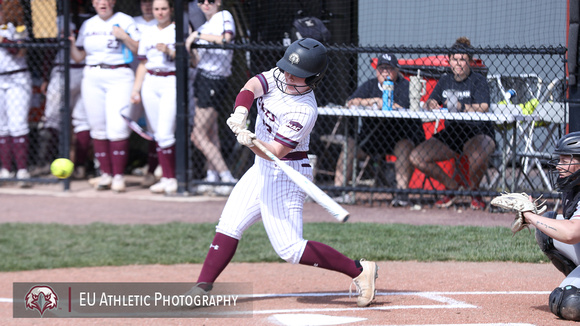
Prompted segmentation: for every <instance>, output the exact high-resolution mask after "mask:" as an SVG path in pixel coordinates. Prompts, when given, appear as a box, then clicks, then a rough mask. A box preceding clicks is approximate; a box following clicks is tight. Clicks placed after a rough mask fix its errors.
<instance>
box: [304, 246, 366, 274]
mask: <svg viewBox="0 0 580 326" xmlns="http://www.w3.org/2000/svg"><path fill="white" fill-rule="evenodd" d="M300 264H302V265H310V266H316V267H320V268H324V269H329V270H331V271H336V272H340V273H343V274H346V275H348V276H350V277H351V278H355V277H357V276H359V274H360V273H361V272H362V269H360V268H359V267H357V265H356V262H355V261H354V260H352V259H350V258H348V257H346V256H345V255H343V254H341V253H340V252H338V251H337V250H336V249H334V248H332V247H330V246H328V245H325V244H324V243H320V242H316V241H308V242H307V243H306V248H305V249H304V253H303V254H302V258H301V259H300Z"/></svg>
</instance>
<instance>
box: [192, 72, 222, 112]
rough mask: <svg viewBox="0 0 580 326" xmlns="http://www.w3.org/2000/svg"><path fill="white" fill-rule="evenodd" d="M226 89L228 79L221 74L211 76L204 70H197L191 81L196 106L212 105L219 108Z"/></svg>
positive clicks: (205, 106) (207, 106)
mask: <svg viewBox="0 0 580 326" xmlns="http://www.w3.org/2000/svg"><path fill="white" fill-rule="evenodd" d="M227 89H228V79H227V78H226V77H223V76H213V75H210V74H209V73H208V72H206V71H203V70H201V71H198V72H197V75H196V76H195V82H194V83H193V91H194V93H195V97H196V101H195V105H196V106H197V107H198V108H209V107H212V108H214V109H216V110H219V109H220V107H222V106H223V105H224V103H223V99H224V95H225V94H226V91H227Z"/></svg>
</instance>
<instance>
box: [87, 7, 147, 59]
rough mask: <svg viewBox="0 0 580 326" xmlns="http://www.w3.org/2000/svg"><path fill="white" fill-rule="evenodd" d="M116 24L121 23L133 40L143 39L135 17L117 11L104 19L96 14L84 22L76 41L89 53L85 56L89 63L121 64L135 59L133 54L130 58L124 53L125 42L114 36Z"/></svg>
mask: <svg viewBox="0 0 580 326" xmlns="http://www.w3.org/2000/svg"><path fill="white" fill-rule="evenodd" d="M115 25H119V27H120V28H122V29H123V30H124V31H125V32H126V33H127V34H129V36H130V37H131V38H132V39H133V40H135V41H139V40H140V39H141V33H140V32H139V30H138V29H137V25H136V24H135V20H133V17H131V16H129V15H126V14H124V13H121V12H117V13H114V14H113V16H111V18H109V19H108V20H106V21H104V20H102V19H101V17H99V16H98V15H95V16H93V17H92V18H90V19H89V20H87V21H86V22H84V23H83V25H82V26H81V30H80V31H79V36H78V38H77V41H76V46H77V47H78V48H80V49H83V50H85V52H86V53H87V56H86V58H85V61H86V64H87V65H98V64H101V63H103V64H108V65H121V64H126V63H131V61H133V57H132V56H131V57H130V58H129V57H128V56H127V55H126V54H123V47H124V45H123V42H121V41H119V40H117V39H116V38H115V36H113V26H115Z"/></svg>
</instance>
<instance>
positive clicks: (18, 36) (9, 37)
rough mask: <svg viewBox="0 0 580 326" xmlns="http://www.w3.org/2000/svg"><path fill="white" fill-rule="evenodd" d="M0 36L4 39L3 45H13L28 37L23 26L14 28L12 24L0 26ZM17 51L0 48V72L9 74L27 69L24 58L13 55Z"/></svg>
mask: <svg viewBox="0 0 580 326" xmlns="http://www.w3.org/2000/svg"><path fill="white" fill-rule="evenodd" d="M0 36H2V37H3V38H4V42H5V43H15V42H16V41H18V40H22V39H25V38H27V37H28V33H27V31H26V28H25V27H24V26H18V27H17V26H14V24H12V23H8V24H5V25H0ZM16 52H18V51H17V50H15V49H14V50H13V49H9V48H5V47H2V48H0V72H9V71H15V70H20V69H26V68H28V65H27V64H26V56H22V57H18V56H16V55H15V53H16Z"/></svg>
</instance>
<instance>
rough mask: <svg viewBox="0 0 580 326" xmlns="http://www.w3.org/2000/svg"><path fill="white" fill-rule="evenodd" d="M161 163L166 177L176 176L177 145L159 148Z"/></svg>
mask: <svg viewBox="0 0 580 326" xmlns="http://www.w3.org/2000/svg"><path fill="white" fill-rule="evenodd" d="M159 164H161V169H162V170H163V176H164V177H166V178H175V145H173V146H171V147H168V148H159Z"/></svg>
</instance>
